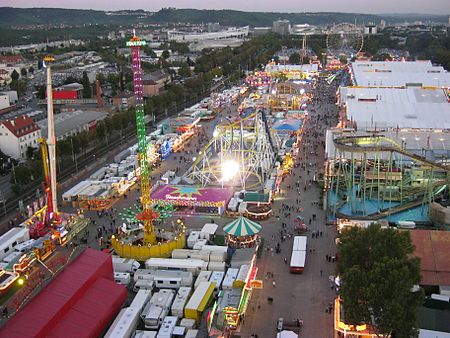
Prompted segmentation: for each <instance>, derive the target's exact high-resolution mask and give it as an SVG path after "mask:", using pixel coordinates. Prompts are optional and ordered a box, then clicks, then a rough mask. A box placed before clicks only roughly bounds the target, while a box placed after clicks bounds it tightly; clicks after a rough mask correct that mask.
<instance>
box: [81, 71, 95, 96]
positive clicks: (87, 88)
mask: <svg viewBox="0 0 450 338" xmlns="http://www.w3.org/2000/svg"><path fill="white" fill-rule="evenodd" d="M81 84H82V85H83V98H85V99H89V98H91V97H92V90H91V83H90V82H89V77H88V75H87V73H86V71H84V72H83V78H82V79H81Z"/></svg>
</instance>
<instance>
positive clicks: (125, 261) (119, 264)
mask: <svg viewBox="0 0 450 338" xmlns="http://www.w3.org/2000/svg"><path fill="white" fill-rule="evenodd" d="M112 263H113V269H114V272H128V273H130V274H134V273H135V272H136V270H138V269H139V267H140V266H141V265H140V264H139V262H138V261H136V260H134V259H132V258H122V257H118V256H113V257H112Z"/></svg>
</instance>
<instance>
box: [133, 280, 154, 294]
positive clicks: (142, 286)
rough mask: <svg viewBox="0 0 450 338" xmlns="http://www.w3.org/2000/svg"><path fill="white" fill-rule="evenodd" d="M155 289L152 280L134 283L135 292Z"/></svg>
mask: <svg viewBox="0 0 450 338" xmlns="http://www.w3.org/2000/svg"><path fill="white" fill-rule="evenodd" d="M154 287H155V282H154V281H153V280H152V279H142V280H138V281H137V282H136V283H134V286H133V292H138V291H139V290H149V291H152V290H153V288H154Z"/></svg>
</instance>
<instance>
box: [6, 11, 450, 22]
mask: <svg viewBox="0 0 450 338" xmlns="http://www.w3.org/2000/svg"><path fill="white" fill-rule="evenodd" d="M278 19H287V20H289V21H291V23H298V24H300V23H308V24H311V25H320V24H333V23H340V22H355V20H356V22H357V23H368V22H373V23H378V22H380V20H381V19H385V20H386V21H387V22H402V21H405V20H408V21H416V20H422V21H427V20H433V21H436V22H443V23H444V22H447V20H448V16H445V15H420V14H405V15H401V14H383V15H371V14H358V13H335V12H319V13H307V12H302V13H274V12H242V11H234V10H198V9H175V8H163V9H161V10H160V11H158V12H156V13H152V12H146V11H143V10H136V11H130V10H123V11H117V12H104V11H94V10H80V9H61V8H12V7H0V26H4V27H5V26H25V25H34V24H37V25H46V24H53V25H61V24H64V25H94V24H97V25H102V24H115V25H130V24H136V23H138V22H142V23H161V24H162V23H178V22H190V23H205V22H220V23H221V24H222V25H225V26H227V25H229V26H245V25H249V26H253V27H255V26H271V25H272V22H273V21H275V20H278ZM412 19H414V20H412Z"/></svg>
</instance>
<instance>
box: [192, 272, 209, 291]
mask: <svg viewBox="0 0 450 338" xmlns="http://www.w3.org/2000/svg"><path fill="white" fill-rule="evenodd" d="M211 274H212V271H201V272H200V274H199V275H198V277H197V279H196V280H195V283H194V287H195V288H197V287H198V285H199V284H200V283H201V282H208V281H209V279H210V278H211Z"/></svg>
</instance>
